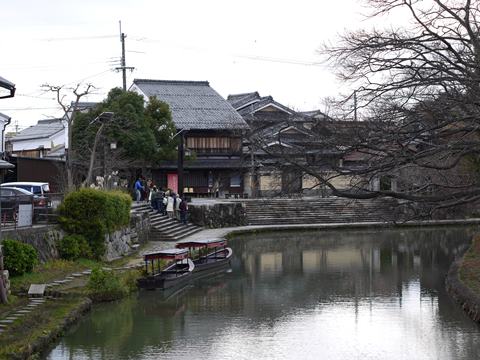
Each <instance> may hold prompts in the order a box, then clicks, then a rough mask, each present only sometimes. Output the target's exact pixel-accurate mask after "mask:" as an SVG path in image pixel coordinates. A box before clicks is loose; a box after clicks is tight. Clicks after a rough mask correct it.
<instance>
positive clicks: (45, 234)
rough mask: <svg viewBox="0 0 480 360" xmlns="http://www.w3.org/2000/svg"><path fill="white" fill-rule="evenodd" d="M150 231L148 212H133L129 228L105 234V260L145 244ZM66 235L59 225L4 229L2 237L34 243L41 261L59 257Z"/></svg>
mask: <svg viewBox="0 0 480 360" xmlns="http://www.w3.org/2000/svg"><path fill="white" fill-rule="evenodd" d="M149 232H150V218H149V217H148V214H145V213H133V214H132V216H131V219H130V227H129V228H125V229H121V230H118V231H115V232H114V233H113V234H109V235H106V236H105V243H106V251H105V256H104V258H105V260H107V261H110V260H113V259H117V258H119V257H121V256H124V255H127V254H130V253H131V252H132V251H133V250H134V244H143V243H145V242H147V241H148V238H149ZM64 235H65V233H64V232H63V231H62V230H61V229H60V227H59V226H58V225H46V226H35V227H31V228H18V229H17V230H8V231H2V239H15V240H20V241H21V242H24V243H26V244H30V245H32V246H33V247H34V248H35V249H37V251H38V256H39V259H40V261H41V262H45V261H47V260H50V259H57V258H58V257H59V254H58V250H57V242H58V240H60V239H62V238H63V236H64Z"/></svg>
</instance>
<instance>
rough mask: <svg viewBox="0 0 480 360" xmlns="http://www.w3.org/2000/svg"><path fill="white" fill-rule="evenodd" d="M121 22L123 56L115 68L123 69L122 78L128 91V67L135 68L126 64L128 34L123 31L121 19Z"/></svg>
mask: <svg viewBox="0 0 480 360" xmlns="http://www.w3.org/2000/svg"><path fill="white" fill-rule="evenodd" d="M119 24H120V42H121V43H122V57H121V58H120V66H119V67H117V68H115V70H121V71H122V78H123V91H127V69H128V70H130V71H133V69H135V68H134V67H132V66H127V65H126V60H125V38H126V37H127V35H126V34H125V33H123V32H122V22H121V21H119Z"/></svg>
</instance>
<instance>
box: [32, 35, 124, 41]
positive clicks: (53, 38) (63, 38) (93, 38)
mask: <svg viewBox="0 0 480 360" xmlns="http://www.w3.org/2000/svg"><path fill="white" fill-rule="evenodd" d="M114 37H117V35H92V36H71V37H56V38H55V37H52V38H45V39H39V40H40V41H71V40H95V39H111V38H114Z"/></svg>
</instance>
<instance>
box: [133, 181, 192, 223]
mask: <svg viewBox="0 0 480 360" xmlns="http://www.w3.org/2000/svg"><path fill="white" fill-rule="evenodd" d="M134 189H135V200H136V201H137V202H139V201H147V202H149V203H150V206H151V207H152V209H153V210H154V211H156V212H157V213H158V214H161V215H167V216H168V217H169V218H171V219H175V220H178V221H180V222H182V223H183V224H185V225H186V224H187V215H188V204H187V201H186V200H185V198H184V197H180V196H178V195H177V194H176V193H174V192H173V191H171V190H170V189H167V190H163V189H158V188H157V186H156V185H155V184H154V183H153V181H152V180H150V179H149V180H147V181H145V179H144V178H143V177H139V178H138V179H137V181H135V186H134Z"/></svg>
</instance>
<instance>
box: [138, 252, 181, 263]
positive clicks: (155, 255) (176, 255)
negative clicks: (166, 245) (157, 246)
mask: <svg viewBox="0 0 480 360" xmlns="http://www.w3.org/2000/svg"><path fill="white" fill-rule="evenodd" d="M186 258H188V250H187V249H167V250H161V251H156V252H151V253H148V254H145V255H144V256H143V259H144V260H145V261H149V260H155V259H167V260H183V259H186Z"/></svg>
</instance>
